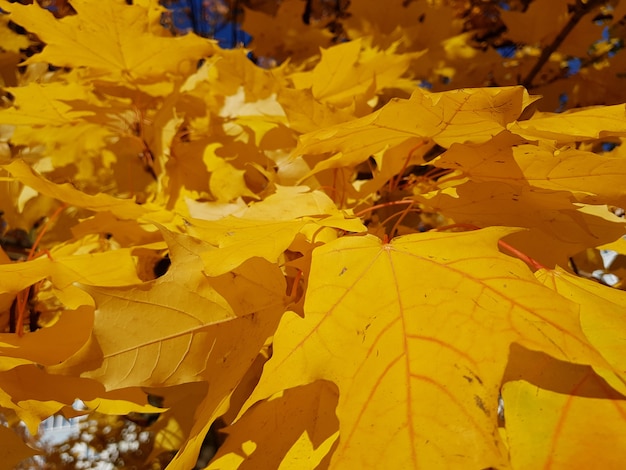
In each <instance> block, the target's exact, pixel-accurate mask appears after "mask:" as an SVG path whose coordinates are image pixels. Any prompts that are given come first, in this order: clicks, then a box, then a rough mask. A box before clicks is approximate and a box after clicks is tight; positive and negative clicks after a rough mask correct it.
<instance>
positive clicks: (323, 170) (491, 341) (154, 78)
mask: <svg viewBox="0 0 626 470" xmlns="http://www.w3.org/2000/svg"><path fill="white" fill-rule="evenodd" d="M128 3H132V4H131V5H129V4H128ZM353 3H354V5H353V6H352V7H351V8H352V15H351V16H349V17H346V18H343V20H342V21H343V28H344V32H345V34H347V35H349V37H350V38H352V39H353V40H351V41H346V42H342V43H340V44H337V45H333V46H330V45H328V44H326V43H325V41H329V40H330V36H329V34H328V33H327V32H324V30H322V29H314V26H310V27H308V29H306V34H299V33H298V29H297V27H295V26H294V28H289V25H290V22H291V23H293V17H294V15H296V11H297V5H298V4H299V2H294V1H285V2H283V3H282V4H281V6H280V8H279V9H278V10H277V11H276V21H277V25H280V28H282V29H280V28H278V27H276V28H273V27H272V26H271V24H272V23H271V20H270V19H269V17H268V16H267V14H266V13H262V12H248V14H247V16H246V20H245V23H244V27H245V28H246V29H248V30H249V31H250V32H252V34H253V35H254V36H255V38H256V39H255V41H257V42H258V43H260V44H262V45H259V47H258V48H257V49H254V50H255V53H257V54H258V55H268V56H272V55H273V57H274V58H275V59H276V60H277V61H282V59H285V58H288V57H289V58H290V59H291V60H287V61H285V62H282V64H281V65H279V66H275V67H273V68H261V67H259V66H257V65H255V64H254V63H253V62H252V61H251V60H249V58H248V57H247V51H246V50H243V49H235V50H223V49H221V48H220V47H219V46H218V45H217V44H216V43H215V42H214V41H211V40H208V39H204V38H201V37H198V36H195V35H193V34H188V35H184V36H174V35H172V34H171V33H170V32H168V31H167V30H166V29H164V28H163V27H162V26H161V25H160V24H159V19H160V14H161V11H162V10H161V7H160V6H159V5H158V2H156V1H152V0H142V1H134V2H125V1H122V0H109V1H106V2H93V1H89V0H73V1H72V2H71V4H72V7H73V9H74V11H75V14H72V15H68V16H65V17H63V18H55V17H54V16H53V15H52V14H50V13H49V12H47V11H46V10H44V9H42V8H41V7H39V6H38V5H37V4H32V5H28V6H25V5H20V4H16V3H10V2H8V1H5V0H0V8H2V10H4V11H5V12H7V13H6V14H2V15H0V21H2V24H1V25H0V37H1V38H5V37H6V38H7V40H6V42H5V40H4V39H3V43H2V54H3V55H2V56H1V57H3V58H7V59H6V60H3V62H2V63H1V64H0V69H1V75H2V77H3V83H4V86H3V88H2V108H0V210H1V211H2V216H1V218H0V222H1V224H2V226H1V233H0V235H1V237H2V238H1V241H2V250H0V328H1V332H0V412H1V413H2V415H4V416H5V417H6V419H7V420H8V421H9V423H15V422H19V421H21V422H23V423H25V424H26V426H27V427H28V429H29V430H30V432H31V433H32V434H36V433H37V430H38V426H39V424H40V422H41V421H42V420H43V419H45V418H47V417H49V416H52V415H54V414H59V413H62V414H65V415H66V416H74V415H75V414H76V410H75V409H74V408H73V404H74V402H75V400H77V399H79V400H81V401H82V402H83V404H84V405H85V407H86V410H84V411H85V412H88V411H97V412H99V413H104V414H110V415H129V414H131V415H132V414H137V413H158V414H160V416H159V418H158V419H157V420H156V422H155V423H154V424H152V425H151V427H150V429H151V431H152V432H153V433H154V435H155V441H154V442H155V443H154V449H153V451H152V455H151V456H149V458H148V459H147V461H149V460H150V458H153V457H157V456H158V455H162V454H164V453H167V452H171V451H175V452H176V455H175V457H174V458H173V460H172V461H171V462H170V463H169V466H168V468H170V469H189V468H193V467H194V465H195V464H196V461H197V458H198V454H199V452H200V449H201V447H202V442H203V439H204V436H205V435H206V434H207V433H208V432H209V430H210V429H211V427H212V425H214V423H216V422H220V423H224V425H225V426H226V427H225V429H223V434H224V442H223V444H222V445H221V446H220V448H219V450H218V451H217V454H216V455H215V456H214V458H213V459H212V460H211V463H209V464H208V466H207V467H206V468H208V469H224V468H226V469H234V468H241V469H245V468H254V469H275V468H284V469H287V468H297V469H305V468H311V469H313V468H333V469H334V468H337V469H344V468H364V469H365V468H372V469H380V468H428V469H431V468H432V469H437V468H455V469H456V468H458V469H474V468H475V469H481V468H501V469H505V468H506V469H525V468H541V467H550V468H554V469H571V468H619V466H620V465H621V460H622V455H623V451H624V450H626V437H625V436H626V432H625V431H626V421H625V420H624V416H626V370H625V369H624V363H623V357H624V353H625V352H626V341H625V340H624V338H625V337H626V334H625V332H626V319H625V318H624V315H623V313H624V311H625V310H624V309H625V308H626V293H624V290H623V279H624V275H626V271H625V270H624V269H623V266H624V265H625V263H624V259H626V258H624V256H626V248H625V246H624V242H623V239H622V238H621V237H622V236H624V234H626V223H625V221H624V219H623V210H622V209H621V208H624V207H626V192H625V190H624V184H623V183H624V178H625V177H626V154H625V152H626V144H625V142H626V124H625V123H626V105H625V104H619V102H618V101H615V100H613V99H612V98H611V99H608V98H607V101H610V105H606V106H593V107H591V106H590V107H585V108H573V109H569V110H567V111H565V112H562V113H555V112H548V111H542V112H540V111H537V109H538V106H540V105H539V103H541V100H540V97H539V96H537V95H535V94H534V92H535V91H541V90H547V91H549V90H548V88H549V86H550V85H549V84H547V85H545V86H544V85H542V86H541V87H539V88H538V89H537V90H535V89H533V90H532V91H533V94H531V93H529V91H528V90H527V89H526V88H524V87H523V86H520V85H518V84H516V83H508V82H507V83H505V82H506V80H504V78H502V77H504V75H501V76H499V77H500V78H498V79H497V80H496V83H498V84H501V85H506V86H497V87H496V86H491V87H482V86H478V87H474V88H458V87H457V88H456V89H455V88H454V85H455V84H456V83H459V82H464V81H465V82H466V84H468V85H487V83H479V82H477V81H476V80H474V79H473V78H472V77H477V75H476V74H477V71H476V70H477V69H476V68H472V67H463V65H462V64H464V63H467V61H468V60H469V61H471V62H472V63H474V65H475V66H476V67H478V66H479V65H480V64H482V63H484V62H489V61H491V62H490V63H493V64H495V63H496V62H495V61H494V59H493V54H495V52H494V50H490V52H481V51H480V49H479V48H476V47H474V46H475V45H472V43H471V41H470V36H471V35H470V34H469V33H468V31H466V30H464V28H465V26H464V25H463V24H462V21H460V16H459V8H460V7H459V3H462V2H405V3H406V4H407V5H405V6H396V7H394V8H389V7H386V6H384V5H385V2H376V1H373V0H372V1H364V2H353ZM545 3H546V2H545V1H539V0H538V1H537V2H534V3H532V5H531V7H530V8H532V9H534V8H539V7H540V6H541V5H542V4H545ZM565 3H566V2H552V3H551V5H552V6H551V10H550V11H551V12H552V11H554V15H552V16H553V17H554V18H556V19H557V20H558V21H559V22H561V23H563V22H565V23H567V21H568V19H567V14H566V13H567V8H565ZM609 3H610V4H611V5H609ZM559 7H563V8H565V13H564V14H565V17H563V18H561V16H559V15H557V14H556V13H557V12H560V13H562V11H561V10H559ZM602 8H605V9H607V8H609V9H612V10H610V11H612V12H613V13H614V14H615V15H617V14H618V13H619V12H623V8H624V6H623V5H622V3H619V4H618V3H617V2H607V4H606V5H603V6H602ZM533 11H534V10H533ZM533 11H529V12H528V13H521V12H517V11H511V12H507V13H506V14H503V20H504V21H508V20H509V19H510V18H513V17H514V15H526V14H528V15H537V14H538V13H533ZM603 11H604V10H603ZM560 13H559V14H560ZM296 16H297V15H296ZM413 17H416V18H421V20H419V21H417V22H415V21H413V20H411V18H413ZM290 18H291V19H290ZM520 18H524V19H526V18H528V17H527V16H521V17H520ZM9 20H10V22H12V23H14V24H17V25H19V26H21V27H23V28H25V29H26V30H27V31H29V32H30V33H32V34H34V35H36V36H37V38H38V39H37V38H35V37H34V36H33V35H31V36H28V37H27V36H23V35H18V34H15V33H14V32H13V31H12V30H9V29H8V27H7V25H8V24H9ZM524 21H525V20H524ZM561 23H559V24H561ZM584 24H585V25H586V23H584ZM584 24H583V23H581V25H584ZM262 25H263V27H262V28H261V26H262ZM529 25H532V26H533V27H532V28H530V26H529ZM299 27H300V28H305V27H304V26H299ZM554 27H555V26H554V25H553V24H548V23H545V22H542V23H536V22H534V23H533V22H531V23H529V24H526V25H525V26H524V24H522V23H521V22H520V23H519V28H511V29H510V30H509V33H510V35H511V36H510V37H511V38H513V39H514V40H515V41H522V40H523V41H525V42H528V43H529V44H530V43H533V44H534V45H535V47H538V48H541V47H544V46H545V44H544V43H550V41H554V34H553V30H552V29H551V28H554ZM580 27H581V28H582V27H583V26H580ZM584 27H585V28H587V29H585V30H584V31H585V34H587V33H588V30H589V29H590V28H591V26H588V25H587V26H584ZM255 28H256V29H255ZM425 33H428V34H425ZM581 34H582V33H581ZM572 37H573V36H572ZM589 38H591V36H589V37H587V36H584V37H581V36H577V40H576V41H575V40H573V39H572V40H569V41H566V42H565V43H564V49H563V51H562V52H563V53H564V54H574V53H576V54H578V53H579V52H580V49H577V48H579V47H582V46H581V44H582V43H583V42H585V41H588V40H589ZM279 39H280V40H279ZM37 41H40V42H42V43H43V44H44V46H43V49H41V50H40V52H37V53H35V54H33V55H31V56H30V57H28V59H26V60H25V61H23V62H20V60H21V59H20V52H19V51H20V49H24V48H25V47H27V46H28V44H31V43H32V44H35V43H36V42H37ZM320 45H322V46H324V47H322V49H321V52H320V53H319V55H317V51H318V49H317V48H318V47H319V46H320ZM252 47H255V46H254V42H253V45H252ZM426 49H428V51H426ZM526 52H528V51H526ZM490 54H491V55H490ZM532 56H533V54H532V53H528V54H527V55H526V56H523V57H522V56H519V57H517V58H516V59H515V60H517V61H518V64H517V65H512V64H511V63H508V65H507V64H506V61H502V60H500V59H498V63H500V65H499V66H495V65H494V68H493V70H492V72H494V73H495V72H498V70H499V71H500V72H502V69H499V68H498V67H509V69H508V72H507V73H508V74H509V75H507V77H509V76H513V72H512V70H513V69H511V67H521V68H522V69H523V68H524V67H528V66H529V63H530V62H529V60H528V57H532ZM535 58H536V54H535ZM550 60H553V58H551V59H550ZM554 60H556V59H554ZM607 60H608V59H607ZM464 61H465V62H464ZM18 63H20V64H21V65H20V67H21V68H20V69H18V67H17V64H18ZM610 70H611V72H610V73H616V74H617V75H616V78H615V80H618V78H617V77H618V75H619V73H617V72H616V69H610ZM500 72H498V73H500ZM520 73H521V72H520ZM599 73H600V69H598V74H599ZM605 73H609V72H605ZM593 74H595V72H589V74H588V75H584V74H583V75H581V76H580V77H578V78H572V80H571V81H568V82H567V83H568V84H570V85H571V86H572V88H569V89H568V90H567V93H570V94H571V96H572V97H573V99H574V100H579V101H578V102H579V104H580V103H585V99H583V98H581V96H583V95H584V93H582V88H581V87H583V85H581V83H582V82H581V81H584V80H592V79H593V80H596V79H597V80H600V79H601V78H600V75H593ZM592 75H593V77H595V78H593V77H592ZM442 76H446V77H448V79H450V80H451V81H447V82H446V84H445V86H439V85H437V84H438V83H439V81H438V80H437V78H436V77H442ZM494 76H495V75H494ZM501 78H502V80H501ZM424 80H427V81H430V82H431V84H435V86H434V90H432V91H430V90H427V89H425V88H423V87H419V86H417V85H418V84H419V83H420V82H423V81H424ZM615 83H617V82H615ZM620 83H621V82H620ZM492 84H493V83H490V85H492ZM448 85H449V86H448ZM570 85H568V86H570ZM604 85H606V88H607V89H608V88H611V87H614V83H612V82H611V83H609V82H608V81H606V82H604ZM542 87H543V88H542ZM577 87H578V88H577ZM574 90H579V91H580V93H578V92H575V91H574ZM577 93H578V94H577ZM550 96H551V97H553V96H554V95H553V94H551V95H550ZM602 96H612V95H611V94H610V93H608V92H607V94H605V95H602ZM615 96H620V97H622V98H623V95H615ZM544 109H545V108H544ZM606 249H611V250H613V253H614V257H615V260H614V263H613V264H612V266H613V268H612V269H613V270H612V271H611V268H610V267H609V266H608V264H607V263H606V262H605V261H604V260H603V259H602V258H601V252H602V250H606ZM598 271H600V272H602V273H603V274H607V273H611V274H613V275H614V277H616V278H617V279H618V280H617V281H616V282H614V283H612V284H615V285H614V286H613V287H609V286H608V285H606V284H607V282H606V281H605V280H604V279H605V278H603V277H601V276H598V275H597V272H598ZM151 397H159V403H160V404H162V406H161V405H160V406H155V405H154V404H151V403H154V400H152V401H151V400H150V398H151ZM590 417H593V418H592V419H590ZM33 453H34V451H33V449H31V448H29V447H27V446H26V445H25V444H23V443H21V441H19V439H18V440H16V438H15V435H14V434H13V432H12V431H11V430H10V429H8V428H5V427H4V426H0V456H1V457H3V458H1V459H0V468H12V467H13V466H14V465H16V463H18V462H19V461H21V460H22V459H24V458H26V457H28V456H29V455H32V454H33Z"/></svg>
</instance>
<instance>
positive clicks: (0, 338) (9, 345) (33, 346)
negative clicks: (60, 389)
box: [0, 306, 93, 370]
mask: <svg viewBox="0 0 626 470" xmlns="http://www.w3.org/2000/svg"><path fill="white" fill-rule="evenodd" d="M92 326H93V307H88V306H83V307H80V308H78V309H76V310H66V311H64V312H63V313H62V314H61V316H60V318H59V320H58V321H57V322H56V323H55V324H54V325H52V326H51V327H48V328H42V329H40V330H37V331H35V332H33V333H32V334H28V335H25V336H21V337H20V336H17V335H15V334H11V333H0V354H1V355H2V357H0V370H7V369H8V367H5V362H6V359H5V358H7V357H15V358H23V359H26V360H27V361H28V362H31V361H32V362H34V363H36V364H41V365H44V366H52V365H55V364H58V363H60V362H62V361H64V360H65V359H67V358H68V357H69V356H70V355H72V354H74V353H75V352H76V351H78V350H79V349H80V348H81V347H82V346H83V344H85V342H86V341H87V340H88V339H89V335H90V331H91V327H92ZM60 336H63V337H64V338H65V339H64V341H59V337H60Z"/></svg>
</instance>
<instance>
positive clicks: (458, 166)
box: [433, 120, 626, 207]
mask: <svg viewBox="0 0 626 470" xmlns="http://www.w3.org/2000/svg"><path fill="white" fill-rule="evenodd" d="M618 122H621V120H618ZM433 164H434V165H435V166H437V167H440V168H450V169H455V170H461V171H463V174H464V175H465V176H469V177H470V178H471V180H472V181H474V182H483V181H501V182H506V183H516V184H519V185H521V186H533V187H536V188H542V189H550V190H553V191H569V192H571V193H572V194H573V195H574V196H575V197H576V199H577V200H578V201H579V202H585V203H588V204H612V205H616V206H618V207H622V206H626V195H625V194H624V191H623V190H622V187H621V182H622V181H623V180H624V178H626V161H625V160H624V159H623V158H621V157H618V156H611V155H598V154H596V153H593V152H587V151H583V150H575V149H571V148H563V149H559V148H555V147H553V146H549V145H546V144H544V145H541V146H540V145H533V144H527V143H525V142H524V140H522V139H521V138H519V137H518V136H515V135H511V134H509V133H502V134H500V135H498V136H496V137H495V138H493V139H492V140H490V141H489V142H486V143H483V144H454V145H453V146H452V147H451V148H450V149H449V150H448V151H447V152H446V153H444V154H443V155H441V156H440V157H439V158H437V160H436V161H434V162H433Z"/></svg>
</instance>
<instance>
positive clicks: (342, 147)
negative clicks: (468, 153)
mask: <svg viewBox="0 0 626 470" xmlns="http://www.w3.org/2000/svg"><path fill="white" fill-rule="evenodd" d="M531 102H532V99H531V98H530V97H529V95H528V93H527V92H526V90H524V89H523V88H521V87H509V88H498V89H488V88H482V89H474V90H470V89H467V90H455V91H450V92H442V93H429V92H427V91H424V90H421V89H416V90H415V92H414V93H413V95H412V96H411V98H410V99H408V100H400V99H394V100H392V101H391V102H389V103H388V104H386V105H385V106H384V107H383V108H381V109H380V110H379V111H376V112H375V113H372V114H370V115H368V116H365V117H363V118H360V119H357V120H354V121H351V122H347V123H345V124H342V125H337V126H333V127H329V128H326V129H320V130H317V131H313V132H310V133H308V134H305V135H303V136H302V137H301V138H300V141H299V143H298V147H297V148H296V149H295V151H294V155H302V154H322V153H325V152H333V153H335V154H339V153H340V154H341V155H340V157H338V158H337V159H336V160H334V161H333V162H332V163H326V162H325V161H322V162H321V163H320V164H319V168H314V171H315V170H316V169H321V168H328V167H334V168H336V167H340V166H354V165H357V164H358V163H361V162H362V161H365V160H367V158H369V156H370V155H373V154H376V153H377V152H380V151H381V150H383V149H385V148H386V147H393V146H397V145H399V144H401V143H403V142H405V141H408V140H410V139H413V140H416V139H420V140H432V141H434V142H436V143H437V144H439V145H441V146H442V147H450V146H451V145H452V144H453V143H463V142H473V143H479V142H486V141H488V140H489V139H491V138H492V137H493V136H495V135H496V134H498V133H500V132H501V131H503V130H505V129H506V126H507V124H509V123H511V122H513V121H514V120H515V119H517V118H518V117H519V115H520V114H521V112H522V110H523V109H524V108H525V107H526V106H527V105H528V104H530V103H531ZM416 141H417V142H419V140H416ZM414 145H415V144H414Z"/></svg>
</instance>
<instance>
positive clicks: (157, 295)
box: [55, 230, 286, 390]
mask: <svg viewBox="0 0 626 470" xmlns="http://www.w3.org/2000/svg"><path fill="white" fill-rule="evenodd" d="M163 234H164V237H165V239H166V241H167V242H168V245H169V248H170V257H171V259H172V266H171V267H170V269H169V270H168V272H167V274H166V275H164V276H162V277H160V278H158V279H157V280H155V281H150V282H146V283H144V284H141V285H138V286H130V287H122V288H109V289H107V288H104V287H87V286H85V287H84V288H85V290H86V291H87V292H88V293H89V294H90V295H91V296H92V297H93V298H94V299H95V300H96V303H97V305H98V310H97V312H96V316H95V324H94V328H93V334H94V337H93V338H94V341H95V344H96V345H97V348H92V349H91V350H90V351H87V352H86V353H85V355H83V356H81V357H78V356H77V358H76V359H75V360H72V359H70V360H69V361H68V362H67V363H66V364H64V365H61V366H59V367H58V368H57V369H55V370H59V371H62V370H76V368H78V369H79V370H80V369H82V370H86V369H87V370H86V371H85V372H84V373H83V376H87V377H92V378H96V379H97V380H99V381H100V382H102V383H103V384H105V386H106V387H107V389H109V390H111V389H118V388H123V387H129V386H137V385H142V386H165V385H176V384H180V383H184V382H193V381H198V380H202V379H203V378H207V377H209V376H210V375H211V374H213V373H215V374H218V373H219V374H223V371H222V372H218V371H219V370H222V369H223V368H225V367H231V368H232V370H233V372H232V373H233V374H235V375H236V370H237V367H244V368H245V367H246V364H247V361H246V360H245V359H242V357H241V356H243V357H247V356H249V357H251V358H254V357H255V356H256V354H257V353H258V351H259V350H260V348H261V346H262V345H263V343H264V341H265V340H266V338H267V337H268V336H269V335H271V333H272V332H273V328H274V327H275V324H276V322H277V321H278V317H277V313H276V312H279V313H282V306H283V303H284V302H285V301H286V297H285V286H284V280H283V276H282V274H281V273H280V270H279V269H278V267H276V266H272V265H271V264H269V263H267V262H261V261H260V260H256V261H255V260H250V261H249V262H248V263H247V265H246V266H242V267H241V268H240V269H239V270H235V271H233V274H230V273H227V274H225V275H224V276H222V277H218V278H214V279H209V278H207V277H206V276H205V275H204V274H202V269H203V267H204V265H203V262H202V260H201V257H200V255H201V254H202V252H203V251H205V250H207V249H210V248H211V247H210V246H209V245H207V244H206V243H205V242H201V241H199V240H196V239H194V238H192V237H189V236H185V235H181V234H175V233H170V232H168V231H166V230H164V231H163ZM253 272H254V274H255V275H260V276H261V279H263V282H261V283H257V282H256V281H253V280H252V279H253V275H252V273H253ZM242 290H243V291H245V292H247V293H248V297H245V296H243V295H239V294H238V292H241V291H242ZM263 312H268V313H266V314H265V315H263ZM257 315H258V317H257ZM136 325H141V328H136ZM242 334H245V335H246V338H248V341H245V342H242V341H241V340H240V338H241V335H242ZM231 361H235V362H236V363H237V366H235V365H233V364H232V363H231ZM229 373H231V372H229ZM224 383H225V385H224V386H228V384H229V383H230V382H228V381H225V382H224ZM232 386H233V387H234V385H232Z"/></svg>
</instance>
